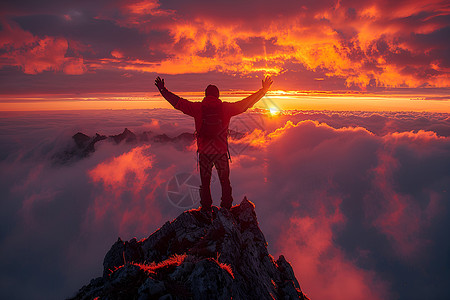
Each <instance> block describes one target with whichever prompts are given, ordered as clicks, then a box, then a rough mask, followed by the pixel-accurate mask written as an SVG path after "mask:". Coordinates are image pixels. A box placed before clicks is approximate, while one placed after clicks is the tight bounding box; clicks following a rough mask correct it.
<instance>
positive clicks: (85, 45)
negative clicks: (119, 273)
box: [0, 0, 450, 300]
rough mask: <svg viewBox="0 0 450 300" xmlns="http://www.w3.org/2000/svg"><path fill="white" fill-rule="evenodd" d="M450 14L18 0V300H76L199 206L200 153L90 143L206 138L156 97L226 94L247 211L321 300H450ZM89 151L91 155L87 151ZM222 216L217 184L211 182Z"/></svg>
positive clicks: (258, 2) (13, 236)
mask: <svg viewBox="0 0 450 300" xmlns="http://www.w3.org/2000/svg"><path fill="white" fill-rule="evenodd" d="M449 74H450V3H449V1H433V0H429V1H427V0H398V1H389V0H375V1H357V0H349V1H339V0H333V1H328V0H297V1H294V0H290V1H267V0H239V1H238V0H229V1H212V0H190V1H187V0H159V1H158V0H144V1H140V0H110V1H107V0H98V1H88V0H78V1H66V0H20V1H18V0H3V1H1V2H0V295H1V297H5V299H38V300H40V299H43V300H44V299H45V300H48V299H65V298H67V297H70V296H72V295H74V293H75V292H76V291H77V289H78V288H80V287H81V286H83V285H84V284H87V283H88V282H89V280H90V279H91V278H94V277H96V276H100V275H101V271H102V268H103V267H102V261H103V258H104V255H105V253H106V252H107V251H108V250H109V248H110V246H111V245H112V244H113V243H114V242H115V241H116V240H117V237H118V236H120V237H121V238H122V239H123V240H130V239H131V238H133V237H137V238H138V239H142V238H146V237H148V236H149V235H150V234H151V233H152V232H154V231H155V230H157V229H158V228H159V227H160V226H161V225H162V224H164V223H165V222H166V221H170V220H173V219H174V218H175V217H177V216H178V215H179V214H181V213H182V212H183V211H184V209H188V208H193V207H195V208H196V207H198V205H199V203H194V205H193V206H192V207H188V208H187V207H184V208H183V207H181V208H180V207H176V206H174V205H173V203H170V201H168V196H167V195H168V191H167V187H168V182H170V180H172V179H173V178H175V177H176V176H177V175H178V174H190V175H192V176H194V177H196V176H197V177H198V176H199V175H198V171H197V169H196V167H197V165H196V152H195V150H196V145H195V142H192V144H190V145H187V146H186V145H183V144H180V143H179V142H173V143H170V142H168V143H161V142H155V141H153V140H151V141H149V140H146V141H139V142H137V143H120V144H116V143H114V142H113V141H111V139H106V140H102V141H101V142H98V143H97V144H95V152H94V153H91V155H89V156H87V157H79V156H76V155H75V156H74V157H71V158H69V159H67V160H64V159H61V157H63V158H64V157H66V156H70V155H71V153H72V154H73V153H76V151H79V150H76V149H75V148H74V147H76V146H75V143H74V140H73V138H72V136H73V135H74V134H76V133H77V132H82V133H84V134H86V135H88V136H89V137H92V138H93V137H94V136H95V135H96V133H98V134H103V135H117V134H119V133H121V132H123V131H124V129H125V128H128V129H129V130H131V131H132V132H134V133H136V134H137V135H143V134H165V135H167V136H168V137H172V138H173V137H176V136H178V135H180V134H182V133H185V134H186V133H187V134H192V133H193V132H194V121H193V120H192V118H191V117H188V116H186V115H183V114H182V113H181V112H179V111H176V110H174V109H173V108H172V107H171V106H170V104H169V103H168V102H167V101H165V100H164V99H163V98H162V97H161V96H160V94H159V92H158V90H157V89H156V87H155V85H154V80H155V77H156V76H158V75H159V76H161V77H163V78H165V81H166V86H167V88H168V89H169V90H171V91H173V92H175V93H177V94H179V95H180V96H182V97H184V98H187V99H190V100H201V99H202V97H203V94H204V89H205V87H206V86H207V85H208V84H216V85H217V86H218V87H219V89H220V90H221V98H222V100H225V101H236V100H240V99H242V98H243V97H246V96H247V95H249V94H250V93H251V92H253V91H256V90H258V89H259V88H260V87H261V79H262V78H263V77H264V75H271V76H272V78H273V80H274V83H273V85H272V88H271V91H269V93H268V94H267V95H266V96H265V97H264V98H262V99H261V101H260V102H258V103H257V105H256V109H255V110H249V111H247V112H246V113H244V114H242V115H239V116H237V117H233V118H232V119H231V122H230V129H232V130H234V131H235V132H239V133H242V134H243V135H242V136H243V138H241V139H237V138H233V137H230V138H229V145H230V147H229V148H230V152H231V155H232V163H231V164H230V168H231V175H230V176H231V177H230V180H231V184H232V186H233V197H234V199H235V204H237V203H239V202H240V201H241V200H242V198H243V197H244V196H247V197H248V199H249V200H250V201H252V202H254V203H255V206H256V212H257V216H258V220H259V224H260V227H261V229H262V231H263V233H264V235H265V237H266V240H267V242H268V245H269V246H268V247H269V252H270V253H271V254H273V255H274V256H277V255H280V254H284V255H286V259H287V260H288V261H290V262H291V264H292V266H293V268H294V271H295V274H296V276H297V278H298V280H299V282H300V285H301V287H302V290H303V291H304V292H305V293H306V294H307V295H308V296H309V297H310V298H311V299H312V300H322V299H323V300H327V299H336V300H361V299H368V300H381V299H400V300H412V299H447V298H448V294H449V293H448V284H449V278H450V262H449V253H450V240H449V239H448V229H449V228H450V202H449V199H450V198H449V191H450V77H449ZM74 149H75V150H74ZM212 192H213V198H214V203H213V204H214V205H218V204H219V199H220V197H219V195H220V186H219V183H218V180H216V181H215V182H213V184H212Z"/></svg>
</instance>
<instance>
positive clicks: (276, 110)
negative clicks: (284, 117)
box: [269, 107, 280, 116]
mask: <svg viewBox="0 0 450 300" xmlns="http://www.w3.org/2000/svg"><path fill="white" fill-rule="evenodd" d="M269 111H270V114H271V115H272V116H276V115H278V114H279V113H280V110H279V109H278V108H276V107H271V108H270V109H269Z"/></svg>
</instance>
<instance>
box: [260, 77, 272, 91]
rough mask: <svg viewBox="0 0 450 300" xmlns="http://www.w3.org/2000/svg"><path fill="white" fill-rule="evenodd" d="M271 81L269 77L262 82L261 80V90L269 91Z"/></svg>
mask: <svg viewBox="0 0 450 300" xmlns="http://www.w3.org/2000/svg"><path fill="white" fill-rule="evenodd" d="M272 83H273V80H272V78H270V76H266V77H265V78H264V80H262V88H263V90H264V91H266V92H267V91H268V90H269V89H270V86H271V85H272Z"/></svg>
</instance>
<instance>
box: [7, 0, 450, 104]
mask: <svg viewBox="0 0 450 300" xmlns="http://www.w3.org/2000/svg"><path fill="white" fill-rule="evenodd" d="M449 13H450V6H449V4H448V1H422V0H420V1H419V0H413V1H411V0H404V1H356V0H351V1H339V0H338V1H336V0H333V1H328V0H318V1H283V2H281V3H274V2H273V1H261V0H249V1H244V2H242V1H234V0H232V1H202V0H193V1H180V0H178V1H177V0H167V1H158V0H143V1H139V0H138V1H136V0H114V1H106V0H100V1H95V2H92V1H54V0H43V1H34V0H28V1H27V0H23V1H2V3H1V4H0V26H1V27H0V28H1V29H0V93H1V94H0V97H2V98H5V97H9V98H11V97H15V96H18V95H20V96H24V95H26V96H27V97H30V96H33V95H40V96H42V95H44V96H47V95H48V94H66V95H67V94H69V95H72V96H73V95H80V94H86V93H88V94H89V93H97V94H98V93H116V94H122V93H135V92H151V93H154V92H155V91H156V90H155V87H154V86H153V79H154V77H155V75H156V74H160V75H161V76H163V77H165V78H166V82H167V85H168V87H169V88H170V89H171V90H174V91H176V92H197V91H203V90H204V88H205V86H206V85H208V84H209V83H214V84H216V85H218V86H219V88H220V89H221V90H223V91H229V90H245V91H252V90H256V89H258V88H259V87H260V86H259V82H258V80H255V78H256V77H259V78H261V77H262V76H263V75H264V74H271V75H272V76H273V77H274V81H275V83H274V85H273V88H272V90H284V91H339V92H343V91H344V92H348V91H358V92H365V93H367V92H384V93H387V94H391V93H394V94H398V93H401V94H405V93H406V94H407V97H409V98H417V96H419V98H420V99H424V100H425V101H426V100H430V101H429V102H428V103H427V104H425V106H427V107H429V108H430V109H431V110H432V109H433V106H434V105H435V104H436V105H440V106H442V103H440V104H439V103H438V102H437V101H438V100H445V101H448V100H449V85H450V78H449V72H450V71H449V70H450V54H449V53H450V44H449V38H448V36H449V35H450V27H449V24H450V22H449ZM9 98H8V99H9ZM392 101H395V99H393V100H392ZM294 102H295V101H294ZM296 104H297V103H296ZM42 107H43V108H45V109H52V105H48V104H45V105H42ZM55 107H58V103H54V107H53V108H55ZM297 107H298V108H301V106H299V105H297ZM17 108H18V110H24V107H23V105H22V106H18V107H17ZM61 108H63V109H64V107H61ZM5 109H7V110H12V108H11V107H6V108H5ZM405 109H407V108H405V107H403V108H402V110H405ZM413 110H415V109H414V107H413ZM435 110H440V111H442V110H443V109H442V108H437V109H435Z"/></svg>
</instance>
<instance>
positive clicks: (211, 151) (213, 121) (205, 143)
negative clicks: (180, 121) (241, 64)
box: [155, 76, 273, 212]
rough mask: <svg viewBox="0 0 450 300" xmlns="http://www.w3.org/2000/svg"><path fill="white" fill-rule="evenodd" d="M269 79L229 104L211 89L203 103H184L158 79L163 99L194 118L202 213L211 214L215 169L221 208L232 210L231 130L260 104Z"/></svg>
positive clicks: (184, 101) (209, 87) (269, 82)
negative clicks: (237, 118)
mask: <svg viewBox="0 0 450 300" xmlns="http://www.w3.org/2000/svg"><path fill="white" fill-rule="evenodd" d="M272 82H273V81H272V79H271V78H270V77H266V78H264V80H263V81H262V88H261V89H260V90H258V91H257V92H255V93H253V94H252V95H250V96H248V97H247V98H245V99H243V100H240V101H237V102H234V103H230V102H222V100H220V99H219V89H218V88H217V87H216V86H215V85H208V87H207V88H206V90H205V97H204V98H203V100H202V101H201V102H192V101H189V100H186V99H183V98H181V97H179V96H177V95H175V94H174V93H172V92H170V91H168V90H167V89H166V87H165V86H164V79H161V78H160V77H159V76H158V77H157V78H156V80H155V85H156V86H157V87H158V89H159V92H160V93H161V95H162V96H163V97H164V98H165V99H166V100H167V101H168V102H169V103H170V104H171V105H172V106H173V107H174V108H176V109H178V110H180V111H182V112H183V113H185V114H187V115H189V116H191V117H194V119H195V130H196V137H197V152H198V154H199V165H200V178H201V186H200V204H201V210H202V211H206V212H209V211H211V205H212V198H211V189H210V184H211V173H212V167H213V166H215V167H216V170H217V174H218V176H219V180H220V184H221V186H222V202H221V204H220V206H221V207H224V208H226V209H230V208H231V205H232V203H233V197H232V195H231V184H230V167H229V164H228V158H229V156H228V153H229V152H228V141H227V138H228V126H229V124H230V119H231V117H233V116H236V115H238V114H241V113H243V112H245V111H246V110H247V109H248V108H250V107H252V106H253V105H254V104H255V103H256V102H258V101H259V100H260V99H261V98H262V97H263V96H264V95H265V94H266V93H267V91H268V90H269V88H270V86H271V85H272Z"/></svg>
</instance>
